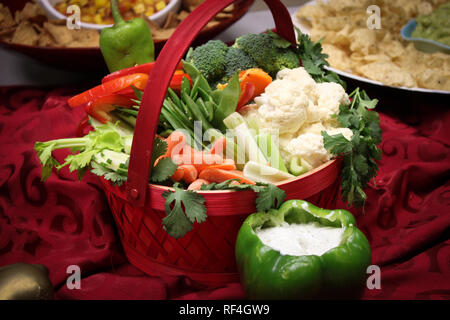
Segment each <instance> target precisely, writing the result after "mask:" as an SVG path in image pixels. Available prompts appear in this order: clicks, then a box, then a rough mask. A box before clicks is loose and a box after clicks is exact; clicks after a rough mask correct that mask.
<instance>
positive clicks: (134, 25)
mask: <svg viewBox="0 0 450 320" xmlns="http://www.w3.org/2000/svg"><path fill="white" fill-rule="evenodd" d="M111 13H112V16H113V19H114V25H113V26H112V27H110V28H104V29H102V31H101V33H100V49H101V51H102V55H103V58H104V59H105V62H106V65H107V66H108V69H109V71H110V72H114V71H117V70H122V69H125V68H129V67H133V66H135V65H139V64H144V63H147V62H152V61H154V60H155V48H154V43H153V37H152V33H151V31H150V28H149V26H148V24H147V22H146V21H145V20H144V19H142V18H135V19H132V20H130V21H125V20H124V19H123V18H122V15H121V14H120V10H119V4H118V0H111Z"/></svg>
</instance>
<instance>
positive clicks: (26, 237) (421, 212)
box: [0, 88, 450, 299]
mask: <svg viewBox="0 0 450 320" xmlns="http://www.w3.org/2000/svg"><path fill="white" fill-rule="evenodd" d="M79 90H80V89H79V88H78V90H76V89H75V88H65V89H61V88H59V89H34V88H3V89H1V88H0V266H1V265H5V264H10V263H15V262H19V261H22V262H29V263H42V264H44V265H46V266H47V267H48V268H49V270H50V278H51V281H52V282H53V284H54V286H55V290H56V298H58V299H167V298H168V299H241V298H244V294H243V293H242V291H241V287H240V285H239V283H230V284H229V285H228V286H226V287H224V288H219V289H215V290H204V289H201V288H198V287H196V286H195V285H193V284H192V283H190V281H189V280H187V279H185V278H182V277H166V276H162V277H150V276H147V275H144V274H143V273H142V272H140V271H139V270H138V269H136V268H135V267H133V266H131V265H130V264H129V263H128V262H127V261H126V259H125V258H124V255H123V253H122V250H121V246H120V242H119V239H118V237H117V234H116V231H115V227H114V222H113V219H112V216H111V214H110V212H109V208H108V204H107V202H106V199H105V197H104V194H103V192H102V189H101V188H100V184H99V181H98V180H97V178H96V177H95V176H92V175H87V176H86V177H85V179H84V180H83V181H81V182H79V181H78V180H77V179H76V175H75V174H73V173H72V174H71V173H69V172H68V170H66V169H63V170H61V171H60V173H59V174H58V175H53V176H52V177H51V178H50V179H48V181H47V182H46V183H42V182H41V181H40V170H41V167H40V164H39V161H38V159H37V157H36V154H35V152H34V150H33V144H34V142H36V141H46V140H50V139H56V138H63V137H73V136H74V135H75V130H76V126H77V124H78V122H79V120H80V119H81V118H82V116H83V113H84V110H83V109H82V108H80V109H70V108H69V107H68V106H67V105H66V103H65V101H66V100H67V97H68V96H71V95H73V94H74V93H76V92H79ZM414 100H415V99H409V100H404V99H403V98H399V99H398V101H397V102H396V103H393V104H392V105H391V107H389V108H384V106H383V105H382V104H381V106H380V107H381V109H379V111H380V115H381V126H382V130H383V141H382V144H381V148H382V150H383V159H382V160H381V161H380V173H379V175H378V177H377V179H376V186H371V187H370V188H369V189H368V190H367V193H368V196H369V200H368V202H367V204H366V207H365V213H364V214H362V213H361V212H357V211H353V212H354V213H355V215H356V217H357V221H358V225H359V227H360V228H361V229H362V230H363V232H364V233H365V234H366V236H367V238H368V239H369V241H370V244H371V247H372V254H373V261H372V262H373V264H376V265H378V266H380V267H381V289H373V290H368V289H367V290H366V292H365V295H364V298H366V299H429V298H431V299H449V298H450V240H449V226H450V182H449V177H450V105H449V101H448V98H447V100H444V97H441V98H439V101H440V103H441V106H438V105H436V106H433V105H431V103H430V104H427V100H426V99H425V100H424V101H422V102H417V101H414ZM412 103H415V104H416V106H414V107H413V106H412V105H410V104H412ZM417 104H418V105H417ZM65 154H66V152H58V153H57V157H58V158H59V159H62V158H63V157H64V155H65ZM340 206H342V207H343V204H342V203H341V204H340ZM69 265H78V266H80V267H81V272H82V281H81V290H76V289H75V290H69V289H68V288H67V286H66V285H65V284H66V279H67V277H68V276H69V275H68V274H67V273H66V270H67V267H68V266H69Z"/></svg>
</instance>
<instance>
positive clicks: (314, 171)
mask: <svg viewBox="0 0 450 320" xmlns="http://www.w3.org/2000/svg"><path fill="white" fill-rule="evenodd" d="M338 162H339V161H338V159H332V160H329V161H327V162H325V163H324V164H321V165H320V166H318V167H316V168H314V169H312V170H310V171H308V172H305V173H304V174H302V175H299V176H298V177H294V178H291V179H286V180H283V181H281V182H278V183H274V185H276V186H277V187H283V186H285V185H287V184H290V183H293V182H300V181H301V180H303V179H306V178H308V177H310V176H312V175H314V174H317V173H318V172H319V171H322V170H323V169H325V168H327V167H329V166H333V165H335V166H337V165H338V164H339V163H338ZM330 178H332V177H330ZM330 180H333V181H334V180H335V179H330ZM149 186H150V188H152V189H159V190H164V191H167V190H172V191H173V190H175V189H174V188H173V187H168V186H162V185H159V184H154V183H149ZM231 192H240V190H203V191H202V190H198V191H196V193H199V194H218V193H231Z"/></svg>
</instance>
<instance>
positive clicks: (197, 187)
mask: <svg viewBox="0 0 450 320" xmlns="http://www.w3.org/2000/svg"><path fill="white" fill-rule="evenodd" d="M209 183H210V182H209V181H207V180H205V179H197V180H195V181H194V182H192V183H191V184H190V185H189V187H188V188H187V189H188V190H200V189H201V187H202V185H204V184H206V185H208V184H209Z"/></svg>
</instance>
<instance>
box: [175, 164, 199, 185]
mask: <svg viewBox="0 0 450 320" xmlns="http://www.w3.org/2000/svg"><path fill="white" fill-rule="evenodd" d="M178 168H180V169H182V170H183V171H184V173H183V180H184V181H185V182H186V183H192V182H194V181H195V180H196V179H197V176H198V171H197V169H196V168H195V167H194V166H193V165H191V164H185V165H181V166H179V167H178Z"/></svg>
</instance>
